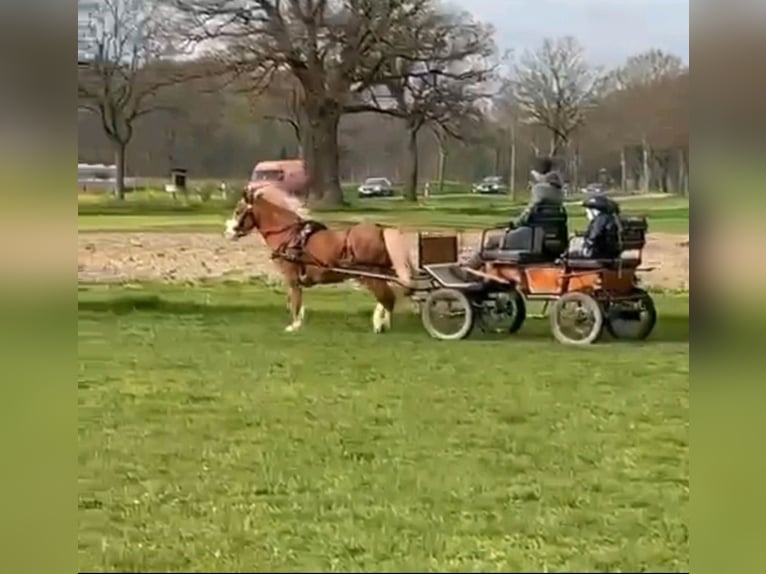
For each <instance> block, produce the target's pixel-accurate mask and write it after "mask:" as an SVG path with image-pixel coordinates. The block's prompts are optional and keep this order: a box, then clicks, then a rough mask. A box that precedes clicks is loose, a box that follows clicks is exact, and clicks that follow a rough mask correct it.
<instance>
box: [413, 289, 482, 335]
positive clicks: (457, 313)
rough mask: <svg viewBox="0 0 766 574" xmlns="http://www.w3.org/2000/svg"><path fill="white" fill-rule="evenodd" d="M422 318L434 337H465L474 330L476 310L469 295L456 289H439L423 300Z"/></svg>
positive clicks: (429, 332)
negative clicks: (474, 310)
mask: <svg viewBox="0 0 766 574" xmlns="http://www.w3.org/2000/svg"><path fill="white" fill-rule="evenodd" d="M420 318H421V319H422V321H423V327H425V329H426V331H428V334H429V335H431V336H432V337H433V338H434V339H441V340H442V341H454V340H457V339H464V338H465V337H467V336H468V335H469V334H470V333H471V331H472V330H473V325H474V312H473V306H472V305H471V302H470V301H469V300H468V297H466V295H465V294H464V293H462V292H461V291H458V290H456V289H437V290H436V291H432V292H431V293H429V294H428V297H426V300H425V301H423V304H422V306H421V308H420Z"/></svg>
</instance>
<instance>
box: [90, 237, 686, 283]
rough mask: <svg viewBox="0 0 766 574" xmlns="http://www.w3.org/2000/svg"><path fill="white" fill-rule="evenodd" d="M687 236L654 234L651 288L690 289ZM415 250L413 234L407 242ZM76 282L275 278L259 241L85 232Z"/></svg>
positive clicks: (466, 241) (464, 241) (649, 250)
mask: <svg viewBox="0 0 766 574" xmlns="http://www.w3.org/2000/svg"><path fill="white" fill-rule="evenodd" d="M478 239H479V235H478V234H476V233H465V234H463V235H462V237H461V245H462V246H463V248H464V249H465V250H468V249H471V248H472V247H473V246H475V245H476V243H477V242H478ZM688 239H689V238H688V236H679V235H669V234H661V233H655V234H652V235H651V236H650V237H649V241H648V244H647V247H646V250H645V252H644V263H645V266H647V267H655V270H654V271H650V272H647V273H645V274H644V278H645V281H646V283H647V284H649V285H652V286H655V287H661V288H668V289H688V287H689V247H688ZM409 241H410V244H411V245H412V246H413V258H414V257H415V249H414V246H415V244H416V239H415V236H414V234H413V235H412V236H410V238H409ZM77 269H78V273H77V276H78V279H79V280H80V281H88V282H126V281H190V280H197V279H203V278H224V277H225V278H230V279H246V278H249V277H256V276H261V277H263V276H266V277H273V278H275V279H276V275H275V272H274V269H273V265H272V263H271V261H270V260H269V252H268V251H267V250H266V249H265V247H264V246H263V243H262V241H261V240H260V238H257V237H254V236H252V237H247V238H244V239H241V240H239V241H237V242H230V241H227V240H225V239H224V238H223V237H221V236H220V235H217V234H212V233H84V234H80V235H79V236H78V253H77Z"/></svg>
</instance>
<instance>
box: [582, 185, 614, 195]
mask: <svg viewBox="0 0 766 574" xmlns="http://www.w3.org/2000/svg"><path fill="white" fill-rule="evenodd" d="M607 190H608V189H607V186H606V184H605V183H589V184H588V185H587V186H585V187H583V188H582V189H581V190H580V191H581V192H582V193H589V194H599V193H606V192H607Z"/></svg>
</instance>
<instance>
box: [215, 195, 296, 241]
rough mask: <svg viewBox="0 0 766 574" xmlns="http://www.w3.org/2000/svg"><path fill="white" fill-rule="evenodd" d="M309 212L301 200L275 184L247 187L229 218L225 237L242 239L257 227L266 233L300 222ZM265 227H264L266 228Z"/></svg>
mask: <svg viewBox="0 0 766 574" xmlns="http://www.w3.org/2000/svg"><path fill="white" fill-rule="evenodd" d="M304 213H305V211H304V210H303V207H302V205H301V203H300V202H299V201H298V200H297V199H295V198H292V197H290V196H289V195H287V194H286V193H285V192H284V191H283V190H281V189H280V188H278V187H274V186H267V187H260V188H257V189H252V188H249V189H245V190H244V191H243V192H242V197H241V198H240V200H239V201H238V202H237V205H236V206H235V207H234V213H232V216H231V218H229V219H228V220H227V221H226V229H225V230H224V236H225V237H227V238H228V239H239V238H240V237H244V236H245V235H247V234H249V233H250V232H252V231H253V229H255V228H259V229H260V230H261V232H262V233H269V232H273V231H275V230H274V229H271V227H274V228H276V229H281V228H283V227H284V226H285V225H291V224H293V223H295V222H297V221H300V220H301V218H302V216H303V215H304ZM262 227H264V228H263V229H262Z"/></svg>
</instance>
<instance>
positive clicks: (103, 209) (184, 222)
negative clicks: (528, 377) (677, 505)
mask: <svg viewBox="0 0 766 574" xmlns="http://www.w3.org/2000/svg"><path fill="white" fill-rule="evenodd" d="M622 201H623V205H624V208H623V209H624V210H625V213H628V214H630V213H640V214H646V215H648V216H649V224H650V229H651V230H652V231H663V232H667V233H688V230H689V202H688V200H686V199H683V198H678V197H672V196H670V197H666V198H661V199H656V198H654V199H642V198H630V199H624V200H622ZM523 208H524V203H523V202H521V201H517V202H511V201H510V200H509V199H507V198H505V197H491V196H482V197H477V196H473V195H467V194H452V195H444V196H439V197H432V198H429V199H427V200H421V201H420V202H419V203H415V204H413V203H410V202H407V201H404V200H402V199H401V198H390V199H389V198H385V199H367V200H353V201H351V202H350V205H349V206H347V207H344V208H342V209H337V210H322V211H316V212H315V217H317V218H318V219H321V220H322V221H323V222H325V223H327V224H329V225H343V224H347V223H352V222H356V221H361V220H369V221H376V222H379V223H383V224H389V225H399V226H402V227H408V228H411V229H427V228H442V229H481V228H486V227H490V226H493V225H497V224H498V223H502V222H506V221H508V220H509V219H510V218H512V217H515V216H517V215H518V214H519V213H520V212H521V210H522V209H523ZM569 212H570V219H571V225H570V226H571V227H572V229H585V227H586V226H587V223H586V220H585V217H584V212H583V209H582V207H580V206H579V204H578V202H577V200H575V201H574V202H573V203H572V204H571V205H570V207H569ZM230 213H231V206H230V205H227V204H226V203H225V202H223V201H221V200H211V201H209V202H206V203H202V202H199V201H180V200H179V201H173V200H172V199H170V198H168V197H167V196H165V197H163V196H159V197H157V196H156V195H152V196H148V197H147V196H146V195H143V196H137V197H135V198H132V199H129V200H127V201H125V202H116V201H107V200H101V201H98V200H93V199H86V200H83V201H82V202H80V204H79V206H78V229H79V231H82V232H87V231H155V230H162V231H173V230H176V231H190V230H191V231H212V232H220V230H221V228H222V226H223V221H224V220H225V218H226V217H228V216H229V214H230Z"/></svg>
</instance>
